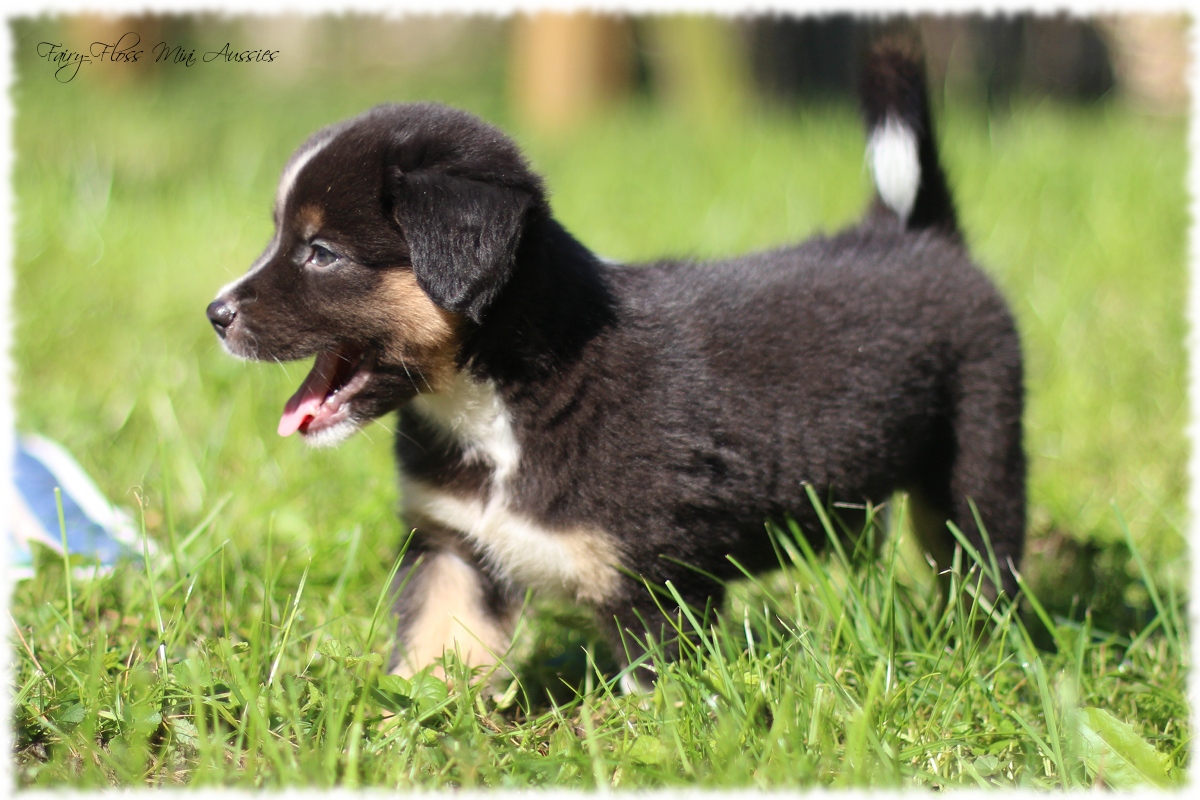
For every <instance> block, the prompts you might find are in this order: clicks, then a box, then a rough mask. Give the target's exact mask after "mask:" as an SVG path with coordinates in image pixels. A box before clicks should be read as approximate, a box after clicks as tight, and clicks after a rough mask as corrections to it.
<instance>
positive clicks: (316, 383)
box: [279, 347, 374, 436]
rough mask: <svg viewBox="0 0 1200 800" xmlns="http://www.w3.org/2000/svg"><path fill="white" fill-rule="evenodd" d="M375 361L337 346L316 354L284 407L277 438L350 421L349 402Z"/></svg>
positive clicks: (363, 353) (359, 351)
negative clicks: (310, 368)
mask: <svg viewBox="0 0 1200 800" xmlns="http://www.w3.org/2000/svg"><path fill="white" fill-rule="evenodd" d="M373 362H374V359H373V358H372V356H371V353H370V352H369V351H367V350H364V349H362V348H356V347H340V348H338V349H337V350H333V351H327V352H323V353H320V354H318V355H317V360H316V362H314V363H313V367H312V370H311V371H310V372H309V373H308V377H306V378H305V379H304V383H302V384H300V388H299V389H297V390H296V393H295V394H293V395H292V396H291V398H290V399H289V400H288V401H287V405H285V406H284V407H283V416H282V417H280V418H279V435H280V436H291V435H292V434H293V433H295V432H296V431H300V433H301V434H303V435H305V436H307V435H309V434H311V433H317V432H318V431H322V430H325V429H326V428H329V427H332V426H334V425H337V424H338V423H339V422H343V421H345V420H347V419H349V418H350V399H351V398H352V397H354V395H355V394H356V393H357V392H358V391H360V390H361V389H362V388H363V387H364V386H366V384H367V381H368V380H369V379H370V377H371V367H372V366H373Z"/></svg>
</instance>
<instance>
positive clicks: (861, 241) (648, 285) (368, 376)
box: [208, 47, 1025, 672]
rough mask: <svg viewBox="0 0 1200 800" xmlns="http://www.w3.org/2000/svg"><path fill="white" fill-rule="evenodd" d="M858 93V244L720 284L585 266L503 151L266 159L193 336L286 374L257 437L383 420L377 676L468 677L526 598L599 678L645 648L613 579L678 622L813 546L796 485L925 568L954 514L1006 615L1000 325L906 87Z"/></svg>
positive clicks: (1010, 403)
mask: <svg viewBox="0 0 1200 800" xmlns="http://www.w3.org/2000/svg"><path fill="white" fill-rule="evenodd" d="M864 87H865V94H864V105H865V110H866V116H867V122H868V132H869V158H870V160H871V163H872V167H873V172H874V175H875V180H876V187H877V189H878V197H877V198H876V201H875V204H874V207H873V208H872V210H871V211H870V212H869V213H868V214H867V216H866V218H865V219H864V221H863V222H862V223H860V224H859V225H857V226H856V227H854V228H851V229H850V230H847V231H845V232H843V233H841V234H838V235H836V236H833V237H830V238H816V239H812V240H810V241H807V242H804V243H803V244H800V245H797V246H794V247H787V248H783V249H779V250H773V251H770V252H765V253H759V254H756V255H751V256H746V257H744V258H738V259H733V260H728V261H719V262H709V263H688V262H681V261H661V262H656V263H651V264H641V265H629V266H626V265H614V264H610V263H606V262H604V261H602V260H600V259H598V258H597V257H596V256H595V255H593V254H592V253H591V252H589V251H588V250H587V249H586V248H585V247H584V246H583V245H581V244H580V243H579V242H577V241H576V240H575V239H574V238H572V236H571V235H570V234H569V233H567V231H565V230H564V229H563V228H562V227H561V226H560V225H559V224H558V223H557V222H556V221H555V220H554V217H553V215H552V214H551V211H550V206H549V204H548V202H547V199H546V193H545V190H544V189H543V186H542V182H541V180H540V179H539V178H538V176H537V175H536V174H535V173H534V172H532V171H531V170H530V168H529V166H528V164H527V163H526V161H525V160H524V159H523V158H522V156H521V154H520V153H519V152H518V150H517V148H516V146H515V145H514V144H513V142H512V141H511V140H510V139H508V138H507V137H506V136H505V135H504V134H502V133H501V132H500V131H498V130H496V129H495V128H493V127H491V126H490V125H487V124H485V123H484V122H481V121H480V120H478V119H476V118H475V117H473V116H471V115H469V114H466V113H463V112H461V111H455V110H453V109H449V108H445V107H442V106H437V105H430V104H416V105H401V106H382V107H379V108H375V109H373V110H371V111H368V112H367V113H365V114H363V115H362V116H359V117H356V118H354V119H352V120H349V121H347V122H344V123H341V124H338V125H334V126H331V127H329V128H326V129H324V130H322V131H320V132H318V133H317V134H315V135H314V136H313V137H312V138H311V139H309V140H308V141H307V142H305V143H304V145H303V146H301V148H300V149H299V150H298V151H297V152H296V154H295V155H294V156H292V158H291V160H290V161H289V162H288V164H287V166H286V167H285V169H284V172H283V177H282V179H281V181H280V184H279V190H278V193H277V195H276V198H275V225H276V230H275V236H274V238H273V239H272V240H271V242H270V244H269V245H268V247H267V249H266V252H264V253H263V255H262V256H261V257H260V258H259V259H258V261H257V262H256V263H255V264H254V266H253V267H252V268H251V269H250V271H249V273H247V274H246V275H245V276H244V277H242V278H241V279H240V280H238V281H236V282H235V283H233V284H231V285H230V286H227V287H225V288H224V289H222V290H221V292H220V294H219V296H218V298H217V299H216V300H215V301H214V302H213V303H212V304H211V305H210V306H209V308H208V316H209V318H210V320H211V321H212V324H213V326H214V327H215V328H216V330H217V332H218V334H220V336H221V338H222V339H223V340H224V343H225V346H226V347H227V348H228V350H229V351H230V352H231V353H233V354H234V355H238V356H241V357H245V358H254V359H271V360H276V359H278V360H288V359H300V358H306V357H309V356H314V355H315V356H316V362H315V364H314V366H313V368H312V371H311V373H310V374H309V375H308V377H307V378H306V379H305V380H304V382H303V384H302V385H301V386H300V388H299V389H298V390H297V391H296V393H295V395H294V396H293V397H292V398H291V399H290V400H289V401H288V402H287V405H286V407H285V409H284V412H283V416H282V419H281V420H280V422H279V432H280V433H281V434H283V435H285V436H286V435H288V434H291V433H293V432H296V431H299V432H300V433H301V435H302V436H303V437H304V438H305V439H306V440H307V441H309V442H311V443H314V444H330V443H334V442H337V441H339V440H341V439H343V438H345V437H346V436H349V435H350V434H351V433H353V432H354V431H355V430H356V429H357V428H358V427H360V426H361V425H363V424H364V423H366V422H368V421H370V420H372V419H374V418H376V417H379V416H381V415H383V414H386V413H388V412H391V411H395V410H399V412H400V417H399V430H398V435H397V437H396V452H397V456H398V458H399V463H400V471H401V475H402V478H401V479H402V482H403V488H402V497H403V504H404V515H405V519H406V522H407V524H408V525H411V526H413V527H415V529H416V535H415V538H414V541H413V544H412V548H411V550H410V552H409V554H408V557H407V559H406V563H407V564H408V567H407V569H408V570H409V574H408V580H407V582H406V583H405V588H404V591H403V592H402V594H401V596H400V598H399V605H398V609H397V610H398V613H399V617H400V628H399V642H400V652H399V653H398V655H397V659H398V660H397V664H396V667H397V669H399V670H400V671H402V672H409V671H412V670H415V669H417V668H420V667H422V666H424V665H426V664H428V663H429V662H431V661H432V660H434V659H436V658H438V657H439V656H440V655H441V654H442V653H443V651H444V650H446V649H454V648H457V649H458V650H459V652H460V654H461V655H462V656H463V657H464V658H466V659H467V660H468V661H469V662H471V663H486V662H491V661H494V660H495V659H496V658H497V657H498V656H499V655H501V654H503V653H504V651H505V649H506V648H507V646H508V637H509V634H510V630H511V625H512V623H513V616H514V613H515V609H516V608H517V606H518V604H519V602H520V598H521V597H522V596H523V593H524V591H525V590H526V589H527V588H532V589H534V590H536V591H538V592H544V593H553V594H555V595H559V596H562V597H566V598H569V599H571V600H574V601H577V602H580V603H584V604H587V605H588V606H591V607H592V608H594V609H595V610H596V612H597V614H598V616H599V618H600V620H601V622H602V623H603V624H605V625H607V626H608V629H609V631H610V633H611V635H612V638H613V640H614V641H615V642H618V643H619V642H621V641H622V640H623V644H619V645H618V651H619V652H621V653H625V652H629V651H628V650H627V648H630V647H636V645H635V638H634V636H629V635H628V634H630V633H632V634H634V635H635V636H636V637H637V638H642V639H644V634H645V633H646V631H647V629H649V630H650V631H651V632H653V633H654V634H655V635H658V634H659V633H660V625H661V624H662V621H663V620H662V617H661V615H660V611H659V610H658V607H657V605H656V604H655V602H654V600H653V599H652V598H651V597H650V596H649V594H648V593H647V591H646V589H645V588H644V586H643V585H642V584H641V583H640V581H639V580H638V579H637V578H635V577H632V576H639V577H641V578H644V579H645V580H647V581H650V582H651V583H654V584H662V583H664V582H665V581H667V580H670V581H672V582H673V583H674V585H675V587H676V588H677V589H678V590H679V592H680V593H681V595H682V596H683V598H684V599H685V600H686V601H688V602H689V603H691V604H695V605H697V606H699V607H700V608H703V607H704V606H705V604H706V601H709V600H712V601H715V602H719V601H720V595H721V588H720V586H719V585H718V584H717V583H716V582H714V581H712V580H710V579H709V578H706V577H704V574H705V573H707V574H708V575H712V576H716V577H718V578H727V577H734V575H735V572H734V568H733V566H732V565H731V564H730V561H729V560H728V558H727V556H733V557H734V558H736V560H737V561H738V562H739V563H740V564H742V565H744V566H746V567H749V568H751V569H769V568H771V567H773V566H776V564H777V562H776V557H775V555H774V550H773V548H772V546H771V543H770V542H769V540H768V538H767V534H766V533H765V531H764V521H765V520H767V519H769V518H773V519H777V520H781V519H783V518H785V517H787V516H790V517H792V518H794V519H795V520H796V521H797V522H798V523H799V525H800V527H801V529H802V530H803V531H804V532H805V533H806V534H807V535H808V536H810V537H811V539H812V540H813V542H814V543H817V542H820V541H822V540H823V539H824V534H823V533H822V532H821V529H820V527H819V524H818V518H817V516H816V514H815V512H814V509H813V508H812V506H811V504H810V502H809V500H808V497H807V496H806V490H805V484H810V485H811V486H812V487H814V488H815V490H816V492H817V494H818V495H819V496H820V497H821V498H823V499H825V500H828V501H831V502H838V503H843V504H849V505H851V506H853V505H855V504H858V505H860V506H861V505H862V504H865V503H881V502H883V501H886V500H887V499H888V497H889V496H890V495H891V493H893V492H895V491H897V490H903V491H906V492H908V493H909V494H910V496H911V498H912V505H913V507H914V509H915V510H916V511H917V513H916V514H915V515H914V516H915V521H916V523H917V527H918V529H919V535H920V537H921V540H922V542H923V544H924V546H925V547H926V548H927V549H928V550H929V552H930V553H931V554H932V555H933V557H934V558H935V559H936V560H937V562H938V563H939V564H940V565H943V566H946V565H947V564H948V559H949V558H950V555H951V553H952V551H953V546H954V540H953V538H952V536H951V534H950V532H949V531H948V529H947V526H946V523H947V521H952V522H953V523H955V524H956V525H957V526H958V527H959V528H961V529H962V530H963V531H964V532H966V535H967V536H968V538H970V539H971V540H972V541H973V542H974V543H975V544H976V546H977V547H979V549H980V551H981V552H983V547H982V545H981V543H980V542H981V536H980V533H979V531H978V529H977V526H976V523H975V521H974V518H973V514H972V511H971V507H970V504H971V502H974V504H975V506H976V507H977V508H978V512H979V516H980V517H981V519H982V520H983V523H984V525H985V526H986V528H987V530H988V533H989V534H990V539H991V545H992V547H993V548H994V552H995V555H996V557H997V560H998V561H999V563H1000V565H1001V567H1002V572H1003V576H1002V584H1003V588H1004V589H1005V590H1006V591H1007V592H1008V593H1009V594H1010V595H1011V594H1012V593H1013V591H1014V588H1015V587H1014V584H1013V577H1012V573H1011V567H1010V565H1013V564H1015V563H1016V562H1017V561H1018V560H1019V557H1020V553H1021V547H1022V541H1023V537H1024V528H1025V459H1024V455H1023V451H1022V444H1021V412H1022V374H1021V354H1020V348H1019V343H1018V339H1017V334H1016V331H1015V329H1014V325H1013V319H1012V317H1011V315H1010V314H1009V312H1008V310H1007V308H1006V306H1005V303H1004V301H1003V299H1002V298H1001V297H1000V295H999V293H998V292H997V291H996V289H995V288H994V287H993V286H992V284H991V283H990V282H989V281H988V279H987V278H986V277H985V276H984V275H983V273H982V272H980V271H979V270H978V269H977V268H976V267H975V266H974V265H973V264H972V263H971V261H970V259H969V257H968V255H967V253H966V251H965V248H964V246H963V243H962V240H961V237H960V235H959V233H958V229H957V226H956V222H955V213H954V209H953V206H952V203H951V199H950V195H949V192H948V190H947V187H946V182H945V179H944V177H943V175H942V171H941V168H940V167H939V165H938V160H937V154H936V150H935V144H934V138H933V133H932V128H931V125H930V117H929V111H928V108H927V100H926V92H925V87H924V76H923V71H922V67H921V64H920V61H919V58H916V57H914V56H912V55H910V54H908V52H907V51H905V50H904V49H902V48H895V47H884V48H881V49H877V51H876V52H875V54H874V55H873V56H872V58H871V60H870V63H869V64H868V67H867V69H866V73H865V82H864ZM801 146H803V144H802V143H797V147H801ZM633 655H634V656H636V655H637V653H636V651H633Z"/></svg>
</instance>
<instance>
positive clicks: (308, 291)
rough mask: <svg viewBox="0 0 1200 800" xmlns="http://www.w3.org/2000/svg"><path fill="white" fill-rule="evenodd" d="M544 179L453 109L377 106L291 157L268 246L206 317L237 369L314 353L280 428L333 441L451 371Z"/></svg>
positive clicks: (505, 268) (498, 283)
mask: <svg viewBox="0 0 1200 800" xmlns="http://www.w3.org/2000/svg"><path fill="white" fill-rule="evenodd" d="M544 203H545V200H544V194H543V191H542V187H541V182H540V180H539V179H538V178H537V176H536V175H534V174H533V173H532V172H531V171H530V170H529V168H528V167H527V165H526V164H525V161H524V160H523V159H522V157H521V155H520V153H519V152H518V150H517V148H516V146H515V145H514V144H513V143H512V142H511V141H510V140H509V139H508V138H507V137H505V136H504V135H503V134H502V133H500V132H499V131H498V130H496V129H495V128H493V127H491V126H490V125H487V124H485V123H483V122H482V121H480V120H478V119H476V118H475V117H473V116H471V115H469V114H466V113H464V112H461V111H455V110H453V109H449V108H445V107H442V106H437V105H430V104H417V105H404V106H382V107H379V108H376V109H373V110H371V111H369V112H367V113H366V114H363V115H362V116H359V117H356V118H354V119H352V120H349V121H347V122H344V123H341V124H339V125H334V126H331V127H329V128H325V129H324V130H321V131H319V132H318V133H316V134H315V135H314V136H312V137H311V138H310V139H309V140H308V141H307V142H305V143H304V144H303V145H302V146H301V147H300V149H299V150H297V151H296V153H295V154H294V155H293V156H292V158H291V160H290V161H288V163H287V166H286V167H285V168H284V170H283V176H282V177H281V178H280V181H279V189H278V191H277V193H276V196H275V210H274V218H275V235H274V237H273V238H272V239H271V242H270V243H269V244H268V245H267V249H266V251H265V252H264V253H263V254H262V255H261V256H259V258H258V260H257V261H255V262H254V265H253V266H251V268H250V271H249V272H247V273H246V275H244V276H243V277H242V278H240V279H239V280H237V281H234V282H233V283H232V284H230V285H228V286H226V287H224V288H223V289H222V290H221V291H220V293H219V294H218V296H217V299H216V300H214V301H213V302H212V303H211V304H210V305H209V307H208V317H209V320H210V321H211V322H212V325H213V327H214V328H215V329H216V331H217V334H218V335H219V336H220V337H221V340H222V341H223V343H224V345H225V348H226V349H227V350H228V351H229V352H230V353H232V354H233V355H236V356H239V357H242V358H252V359H263V360H278V361H288V360H294V359H300V358H307V357H309V356H314V355H315V356H316V361H315V363H314V364H313V368H312V371H311V372H310V373H309V374H308V377H306V378H305V379H304V382H303V383H302V384H301V385H300V387H299V389H297V391H296V393H295V394H294V395H292V397H291V399H290V400H288V401H287V404H286V406H285V408H284V411H283V415H282V417H281V419H280V421H279V433H280V434H281V435H284V436H287V435H289V434H291V433H293V432H295V431H297V430H298V431H300V432H301V434H302V435H303V436H304V437H305V439H306V440H307V441H308V442H310V443H313V444H330V443H333V442H337V441H340V440H341V439H343V438H345V437H346V436H348V435H350V434H351V433H353V432H354V431H355V430H357V429H358V428H359V427H360V426H361V425H363V424H364V423H366V422H367V421H369V420H371V419H374V418H375V417H378V416H381V415H383V414H386V413H387V412H389V411H392V410H394V409H396V408H398V407H399V406H401V405H402V404H403V403H405V402H407V401H408V400H410V399H411V398H412V397H413V396H415V395H416V394H417V393H418V392H422V391H431V390H436V389H437V388H438V386H439V383H441V382H442V381H444V380H445V379H446V377H447V376H448V374H449V372H450V371H452V370H453V369H455V367H456V359H457V354H458V342H459V339H460V337H461V335H462V332H463V329H464V328H465V327H467V326H471V325H476V324H479V323H480V322H481V321H482V319H483V317H484V315H485V314H486V312H487V309H488V307H489V306H490V305H491V303H492V301H493V300H495V298H496V296H497V295H498V294H499V293H500V291H501V289H502V288H503V287H504V285H505V284H506V282H507V281H508V278H509V276H510V275H511V273H512V270H513V268H514V258H515V253H516V249H517V245H518V243H519V241H520V238H521V233H522V230H523V227H524V224H525V220H526V217H527V216H528V215H529V213H530V212H531V210H532V209H535V208H540V207H542V206H543V205H544Z"/></svg>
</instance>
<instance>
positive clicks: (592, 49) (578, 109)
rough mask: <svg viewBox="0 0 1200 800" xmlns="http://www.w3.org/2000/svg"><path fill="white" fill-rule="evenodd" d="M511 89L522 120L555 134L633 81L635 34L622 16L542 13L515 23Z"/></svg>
mask: <svg viewBox="0 0 1200 800" xmlns="http://www.w3.org/2000/svg"><path fill="white" fill-rule="evenodd" d="M510 47H511V50H510V75H511V80H510V91H511V92H512V101H513V105H514V107H515V110H516V112H517V115H518V117H519V118H520V119H522V120H523V121H525V122H526V123H527V124H529V125H530V126H531V127H533V128H535V129H537V130H540V131H543V132H547V133H554V132H558V131H562V130H564V129H567V128H569V127H571V126H572V125H574V124H575V123H577V122H580V121H582V120H584V119H586V118H587V117H588V116H591V115H593V114H595V113H597V112H598V111H601V110H603V109H604V108H605V107H607V106H609V105H611V104H612V103H613V102H614V101H615V100H616V99H618V98H620V96H621V95H623V94H624V93H625V92H626V91H627V90H628V88H629V84H630V81H631V79H632V77H633V34H632V31H631V29H630V26H629V21H628V20H627V19H624V18H622V17H613V16H601V15H598V14H592V13H587V12H583V13H573V14H561V13H550V12H544V13H539V14H535V15H533V16H529V15H520V16H518V17H517V18H516V19H515V20H514V21H513V30H512V40H511V44H510Z"/></svg>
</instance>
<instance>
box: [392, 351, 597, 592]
mask: <svg viewBox="0 0 1200 800" xmlns="http://www.w3.org/2000/svg"><path fill="white" fill-rule="evenodd" d="M454 381H455V382H454V383H453V384H452V385H451V386H450V388H449V389H448V390H447V391H445V392H439V393H437V394H429V395H421V396H420V397H418V398H417V399H416V400H414V401H413V409H414V410H415V411H417V413H419V414H421V415H422V416H424V417H425V418H426V419H428V420H430V421H431V422H434V423H436V424H438V426H439V427H440V428H441V429H442V430H443V431H445V432H446V434H447V435H449V436H451V437H453V438H454V439H455V441H457V442H458V444H459V446H461V447H462V448H463V449H464V451H465V453H466V457H467V458H468V459H480V460H486V462H488V463H490V464H491V465H492V467H493V469H494V472H493V475H492V485H491V493H490V496H489V498H488V500H487V502H486V503H485V502H483V501H482V500H480V499H478V498H473V497H463V496H460V495H455V494H451V493H449V492H445V491H442V490H440V489H438V488H436V487H434V486H430V485H429V484H427V483H424V482H421V481H406V482H405V485H404V489H403V492H404V505H405V507H406V508H407V509H408V510H409V511H410V512H415V513H418V514H420V515H422V516H424V517H427V518H429V519H431V520H434V521H436V522H438V523H439V524H441V525H444V526H446V527H447V528H449V529H451V530H454V531H457V532H459V533H461V534H463V535H464V536H466V537H467V538H468V539H469V540H471V541H472V542H473V543H474V544H475V545H476V546H477V547H479V548H480V550H481V551H482V552H483V554H484V557H485V558H486V559H487V560H488V562H489V563H490V564H491V565H492V566H493V567H495V568H496V569H497V570H499V571H500V572H501V573H502V574H503V575H505V576H506V577H508V578H509V579H510V580H511V581H512V582H513V583H514V584H516V585H518V586H524V587H529V588H533V589H537V590H540V591H543V592H546V593H550V594H553V595H557V596H560V597H567V598H569V599H572V600H578V601H582V602H590V603H599V602H601V601H603V600H604V599H605V598H606V597H608V596H610V595H611V593H612V591H613V590H614V589H615V588H616V586H617V581H618V574H617V572H616V569H615V565H616V564H617V563H619V562H618V558H617V554H616V552H615V549H614V546H613V544H612V540H611V538H610V537H609V536H607V535H605V534H604V533H603V532H601V531H598V530H589V529H586V528H580V529H552V528H547V527H545V526H542V525H539V524H538V523H537V522H535V521H533V520H531V519H529V518H528V517H526V516H525V515H523V514H520V513H519V512H515V511H513V510H512V508H511V505H510V495H509V485H510V482H511V481H512V479H513V477H514V476H515V474H516V471H517V467H518V465H519V463H520V460H521V452H520V448H519V446H518V444H517V441H516V437H515V435H514V434H513V428H512V421H511V418H510V417H509V414H508V409H507V408H505V406H504V402H503V400H502V399H501V398H500V396H499V394H498V393H497V392H496V390H495V387H494V386H492V385H491V384H489V383H478V382H475V381H472V380H471V379H470V378H468V377H466V376H463V375H461V374H460V375H457V376H456V377H455V379H454Z"/></svg>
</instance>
